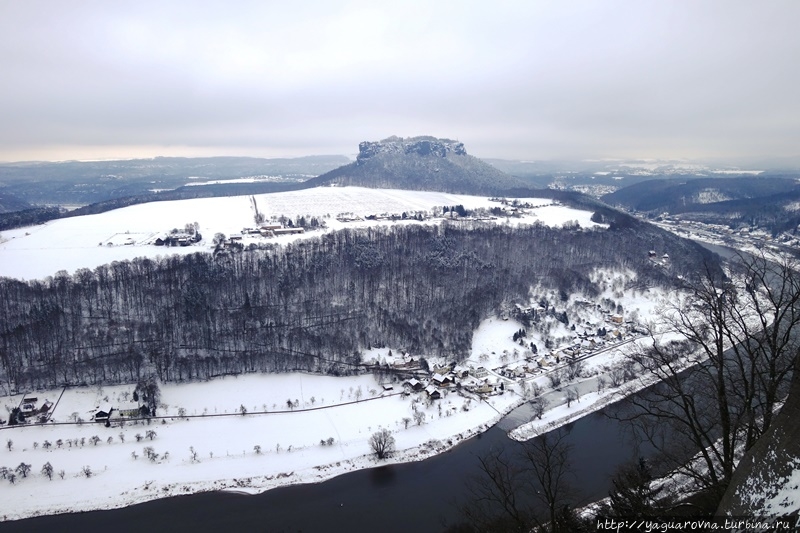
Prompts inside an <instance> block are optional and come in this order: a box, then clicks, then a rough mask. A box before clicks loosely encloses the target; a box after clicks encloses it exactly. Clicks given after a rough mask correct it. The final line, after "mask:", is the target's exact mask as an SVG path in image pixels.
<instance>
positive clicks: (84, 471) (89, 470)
mask: <svg viewBox="0 0 800 533" xmlns="http://www.w3.org/2000/svg"><path fill="white" fill-rule="evenodd" d="M81 473H82V474H83V475H84V476H86V477H87V478H90V477H92V468H91V467H90V466H89V465H86V466H84V467H83V468H82V469H81Z"/></svg>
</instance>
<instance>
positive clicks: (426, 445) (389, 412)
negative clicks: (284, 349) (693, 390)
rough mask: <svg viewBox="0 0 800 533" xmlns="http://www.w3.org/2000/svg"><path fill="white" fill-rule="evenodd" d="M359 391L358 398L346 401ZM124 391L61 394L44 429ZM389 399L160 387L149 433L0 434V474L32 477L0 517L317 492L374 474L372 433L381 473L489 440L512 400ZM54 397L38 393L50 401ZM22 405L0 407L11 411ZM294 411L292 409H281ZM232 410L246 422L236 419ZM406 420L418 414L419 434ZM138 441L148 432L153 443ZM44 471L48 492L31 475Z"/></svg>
mask: <svg viewBox="0 0 800 533" xmlns="http://www.w3.org/2000/svg"><path fill="white" fill-rule="evenodd" d="M359 389H361V390H362V391H363V396H361V399H360V401H356V398H357V397H359V394H358V393H357V391H358V390H359ZM132 390H133V387H132V386H122V385H121V386H110V387H103V388H101V389H97V388H93V389H68V390H67V391H66V392H65V393H64V396H63V397H62V398H61V400H60V402H59V403H58V405H57V407H56V409H55V413H54V416H53V419H54V420H58V421H66V420H72V419H73V417H72V413H73V412H77V413H80V415H81V417H82V418H83V417H84V416H88V415H89V414H90V413H92V412H95V410H96V409H97V408H99V407H102V406H103V405H104V404H108V403H110V404H113V403H115V400H117V399H119V398H121V397H122V396H123V395H124V393H125V392H128V393H130V392H132ZM397 390H402V387H400V386H399V385H398V386H397V389H396V390H395V391H394V392H388V393H385V392H383V389H382V388H381V386H380V384H379V383H377V381H376V380H375V378H374V377H373V376H371V375H368V376H356V377H348V378H334V377H327V376H315V375H303V374H288V375H247V376H239V377H226V378H224V379H217V380H214V381H211V382H207V383H194V384H188V385H187V384H183V385H174V384H170V385H164V386H163V388H162V403H163V404H164V405H163V406H162V409H161V412H160V413H159V415H160V416H163V417H165V418H156V419H153V420H152V421H151V422H150V423H149V424H148V423H145V422H144V421H140V422H139V423H133V422H130V421H129V422H127V423H126V424H125V425H122V426H120V425H119V424H112V425H111V427H105V426H104V425H103V424H100V423H94V422H85V423H83V424H80V425H78V424H60V423H49V424H46V425H44V426H29V427H24V428H8V427H7V428H5V429H3V430H2V431H1V432H0V436H1V437H2V443H3V450H2V453H1V454H0V465H2V466H6V467H7V468H9V469H10V470H14V469H15V468H16V467H17V466H18V465H19V464H20V463H25V464H29V465H31V467H32V471H31V473H29V474H28V477H27V478H25V479H23V478H22V477H20V476H19V475H18V476H17V479H16V481H15V483H14V484H13V485H12V484H11V483H9V482H8V481H4V482H3V484H4V486H3V495H4V496H3V498H4V501H5V502H6V504H7V505H4V507H3V511H2V513H0V517H2V519H3V520H11V519H18V518H24V517H29V516H35V515H38V514H54V513H61V512H72V511H79V510H89V509H100V508H104V509H107V508H113V507H120V506H125V505H130V504H133V503H137V502H142V501H147V500H150V499H154V498H159V497H166V496H173V495H179V494H187V493H194V492H200V491H207V490H222V489H230V490H239V491H249V492H254V491H262V490H267V489H269V488H273V487H277V486H282V485H287V484H295V483H309V482H317V481H322V480H324V479H327V478H330V477H333V476H335V475H338V474H341V473H344V472H347V471H350V470H355V469H360V468H368V467H371V466H376V465H377V464H378V462H377V460H376V459H375V458H374V455H373V454H372V453H371V449H370V446H369V444H368V439H369V437H370V436H371V435H372V433H374V432H376V431H378V430H379V429H380V428H386V429H389V430H390V431H392V434H393V436H394V438H395V440H396V443H397V453H395V454H394V455H393V457H392V458H391V459H389V462H390V463H391V462H405V461H411V460H418V459H423V458H425V457H428V456H430V455H432V454H434V453H438V452H441V451H443V450H444V449H447V448H450V447H452V446H454V445H456V444H457V443H458V442H460V441H462V440H463V439H466V438H468V437H470V436H472V435H475V434H476V433H478V432H480V431H483V430H485V429H487V428H488V427H489V426H490V425H491V424H493V423H494V422H496V421H497V420H498V419H499V418H500V417H501V415H500V413H504V412H507V411H508V410H509V409H510V408H512V407H514V406H515V405H517V404H518V403H519V401H520V399H519V396H517V395H516V394H513V393H511V392H510V391H509V392H508V393H506V394H504V395H500V396H494V397H492V398H491V399H490V400H488V402H484V401H481V400H479V399H478V398H477V397H476V396H473V397H472V398H465V397H463V396H460V395H458V394H456V393H455V391H451V392H449V393H447V394H446V395H445V397H444V398H443V399H441V400H438V401H435V402H427V401H426V400H425V399H424V395H425V393H424V392H422V393H417V394H413V395H411V396H410V397H406V396H403V395H402V394H399V393H398V392H397ZM370 391H375V392H374V393H373V392H370ZM378 391H380V392H378ZM60 394H61V391H60V390H53V391H45V392H42V393H37V395H38V396H39V397H40V398H45V399H50V400H52V401H56V400H57V399H58V397H59V395H60ZM20 399H21V397H20V396H16V397H5V398H3V399H2V400H0V401H2V403H3V404H5V405H6V406H14V405H17V404H18V402H19V400H20ZM294 400H298V402H299V403H297V404H295V405H298V407H292V408H289V407H288V402H292V403H293V404H294ZM241 406H245V408H246V410H247V413H246V414H241V410H240V409H241ZM265 408H266V411H267V412H264V411H265ZM179 409H185V412H186V417H185V418H181V417H179V416H178V412H179V411H178V410H179ZM415 409H416V410H418V411H419V412H420V413H423V414H424V419H422V420H420V423H419V424H418V423H417V420H416V419H415V418H414V412H415ZM225 414H227V415H228V416H219V415H225ZM215 415H216V416H215ZM148 431H154V432H155V436H154V438H153V439H152V440H151V439H149V438H148ZM137 435H138V437H137ZM94 436H97V437H98V439H99V440H97V441H96V443H93V440H92V438H93V437H94ZM9 440H10V441H12V444H11V447H10V449H8V446H7V443H8V441H9ZM45 441H47V442H48V443H49V446H47V447H45ZM59 441H60V443H59V444H56V443H57V442H59ZM145 447H152V449H153V450H152V451H153V452H154V453H155V454H157V455H158V457H157V458H156V459H154V460H150V459H148V457H147V456H146V450H145ZM195 454H196V455H195ZM48 462H49V463H50V464H51V465H52V467H53V471H54V474H53V479H52V480H49V479H48V478H47V477H46V476H45V475H44V473H42V472H41V469H42V466H43V465H44V464H45V463H48ZM382 463H383V462H382ZM85 467H88V469H89V471H90V476H89V477H87V475H86V471H85V470H84V468H85ZM62 473H63V478H62V477H61V474H62Z"/></svg>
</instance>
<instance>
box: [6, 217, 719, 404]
mask: <svg viewBox="0 0 800 533" xmlns="http://www.w3.org/2000/svg"><path fill="white" fill-rule="evenodd" d="M653 247H656V248H658V249H659V250H661V249H664V250H668V251H669V252H670V255H671V257H673V258H674V259H673V261H672V264H671V265H670V266H669V267H668V268H667V267H664V266H663V265H658V264H656V263H653V262H652V261H650V260H649V259H648V258H647V250H649V249H650V248H653ZM707 258H708V257H707V254H705V253H704V252H702V250H701V249H700V248H699V247H697V246H696V245H693V244H692V243H689V242H688V241H683V240H680V239H678V238H676V237H674V236H672V235H669V234H667V233H665V232H662V231H660V230H657V229H655V228H652V229H649V228H648V227H644V228H637V229H628V228H620V229H617V230H614V231H610V230H585V229H581V228H579V227H575V226H572V227H571V229H568V230H564V229H555V228H549V227H546V226H544V225H534V226H525V227H518V228H515V227H510V226H503V225H495V224H482V223H471V224H464V223H460V224H452V225H450V224H445V225H441V226H423V225H412V226H403V227H396V228H385V227H383V228H382V227H376V228H368V229H346V230H342V231H338V232H333V233H327V234H324V235H322V236H319V237H314V238H310V239H305V240H300V241H297V242H295V243H293V244H289V245H286V246H283V247H278V246H275V245H268V246H265V247H263V248H262V249H257V250H250V251H246V252H235V251H223V252H220V253H216V254H209V253H196V254H192V255H187V256H171V257H163V258H155V259H153V258H138V259H135V260H132V261H117V262H113V263H111V264H108V265H103V266H100V267H97V268H95V269H94V270H89V269H79V270H78V271H76V272H75V273H74V274H71V275H70V274H68V273H66V272H63V271H62V272H59V273H57V274H56V275H54V276H53V277H48V278H46V279H43V280H34V281H20V280H16V279H8V278H2V279H0V328H2V329H0V371H2V378H3V379H4V380H5V381H7V382H8V383H9V384H10V386H11V388H12V389H17V390H21V389H23V388H34V389H35V388H43V387H52V386H58V385H65V384H69V385H79V384H105V383H122V382H128V383H136V382H139V381H141V380H142V379H144V378H146V377H149V376H153V377H156V378H158V379H159V380H161V381H178V380H188V379H204V378H209V377H213V376H216V375H221V374H232V373H242V372H283V371H292V370H305V371H313V372H322V373H329V374H344V373H349V372H353V371H354V370H356V369H357V367H358V365H359V363H360V361H359V351H360V350H362V349H364V348H368V347H374V346H392V347H399V348H402V349H404V350H407V351H409V352H412V353H424V354H430V355H443V356H448V357H451V358H453V359H455V360H458V359H462V358H463V356H464V355H465V354H467V353H468V350H469V347H470V343H471V337H472V331H473V330H474V329H475V328H476V327H477V326H478V324H479V323H480V321H481V320H483V319H484V318H486V317H488V316H490V315H491V314H492V313H493V312H495V311H496V310H497V309H498V308H499V307H500V306H501V305H503V304H506V305H507V304H508V302H520V303H527V300H528V298H529V289H530V287H531V286H534V285H537V284H540V285H542V286H552V287H554V288H557V289H559V290H562V291H564V292H566V293H571V292H575V291H583V292H584V293H586V294H587V295H590V296H591V295H593V294H595V293H596V292H597V289H596V287H594V286H593V284H592V282H591V281H590V279H589V273H590V272H591V271H592V270H593V269H594V268H598V267H603V268H620V269H622V268H627V269H632V270H635V271H637V272H639V277H638V281H637V283H640V284H645V285H647V284H650V285H665V284H669V283H672V280H674V279H676V276H677V275H678V274H682V275H685V276H688V275H690V273H691V272H695V271H698V270H699V268H698V265H699V264H700V263H701V262H702V261H703V260H707Z"/></svg>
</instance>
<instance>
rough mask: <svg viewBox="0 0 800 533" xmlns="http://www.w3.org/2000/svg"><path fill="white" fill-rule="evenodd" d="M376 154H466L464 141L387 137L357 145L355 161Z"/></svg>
mask: <svg viewBox="0 0 800 533" xmlns="http://www.w3.org/2000/svg"><path fill="white" fill-rule="evenodd" d="M378 154H417V155H421V156H426V155H433V156H437V157H447V156H448V155H467V150H466V149H465V148H464V143H460V142H458V141H453V140H450V139H437V138H436V137H409V138H406V139H403V138H400V137H389V138H388V139H384V140H382V141H377V142H371V141H364V142H362V143H360V144H359V145H358V157H357V158H356V162H357V163H363V162H364V161H365V160H366V159H369V158H371V157H374V156H376V155H378Z"/></svg>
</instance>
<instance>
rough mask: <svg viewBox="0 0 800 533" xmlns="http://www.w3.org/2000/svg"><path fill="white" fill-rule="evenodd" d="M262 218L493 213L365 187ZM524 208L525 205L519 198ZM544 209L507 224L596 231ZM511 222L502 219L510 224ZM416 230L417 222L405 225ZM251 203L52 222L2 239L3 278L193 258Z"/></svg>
mask: <svg viewBox="0 0 800 533" xmlns="http://www.w3.org/2000/svg"><path fill="white" fill-rule="evenodd" d="M255 200H256V204H257V206H258V210H259V212H260V213H262V214H264V215H265V216H266V218H267V220H269V218H270V217H272V216H281V215H285V216H287V217H292V218H294V217H297V216H303V215H313V216H318V217H325V216H326V215H330V218H327V217H326V218H325V223H326V225H327V230H328V231H332V230H336V229H341V228H342V227H358V226H366V225H370V224H398V223H401V222H390V221H359V222H339V221H337V220H336V215H338V214H339V213H345V212H349V213H353V214H355V215H358V216H360V217H364V216H366V215H370V214H380V213H397V214H400V213H402V212H404V211H428V210H431V209H432V208H433V207H435V206H452V205H459V204H460V205H463V206H464V207H465V208H466V209H474V208H478V207H486V208H490V207H496V206H498V205H499V204H498V203H497V202H490V201H489V199H488V198H485V197H479V196H466V195H460V194H448V193H440V192H427V191H401V190H393V189H368V188H362V187H322V188H315V189H306V190H302V191H292V192H284V193H273V194H261V195H256V196H255ZM520 200H521V201H525V200H526V199H520ZM527 200H528V201H530V202H531V203H536V204H541V205H542V207H539V208H537V209H536V210H533V211H532V212H531V214H530V215H528V216H525V217H522V218H517V219H510V220H511V221H512V222H513V223H533V222H534V221H540V222H542V223H544V224H548V225H552V226H560V225H563V224H564V223H565V222H570V221H577V222H578V223H579V224H580V225H581V226H582V227H593V226H596V225H597V224H595V223H593V222H592V221H591V220H590V217H591V215H592V213H590V212H588V211H579V210H576V209H572V208H569V207H564V206H557V205H546V204H550V201H549V200H543V199H527ZM507 220H508V219H499V220H498V221H497V223H505V222H506V221H507ZM194 222H197V223H198V224H199V231H200V233H201V234H202V235H203V237H204V239H203V240H202V241H201V242H200V243H198V244H197V245H194V246H187V247H171V248H165V247H163V246H154V245H153V244H152V243H153V242H154V241H155V239H156V237H158V236H159V235H162V234H164V233H166V232H169V231H170V230H172V229H173V228H177V229H182V228H184V226H185V225H186V224H187V223H194ZM408 223H412V222H408ZM254 225H255V223H254V211H253V207H252V203H251V199H250V196H235V197H225V198H199V199H193V200H178V201H170V202H151V203H146V204H139V205H133V206H130V207H125V208H122V209H116V210H113V211H108V212H106V213H101V214H98V215H89V216H82V217H75V218H67V219H60V220H53V221H50V222H48V223H46V224H42V225H38V226H30V227H26V228H18V229H14V230H10V231H4V232H3V233H2V235H0V276H7V277H13V278H19V279H41V278H44V277H47V276H51V275H53V274H55V273H56V272H58V271H60V270H66V271H67V272H69V273H72V272H74V271H75V270H77V269H79V268H90V269H93V268H95V267H97V266H99V265H103V264H107V263H111V262H112V261H121V260H125V259H133V258H135V257H142V256H145V257H155V256H158V255H164V254H190V253H194V252H201V251H210V250H211V249H212V248H213V246H212V244H211V240H212V238H213V236H214V235H215V234H216V233H223V234H225V235H232V234H238V233H239V232H241V231H242V228H245V227H252V226H254ZM318 234H319V233H318V232H309V233H307V234H305V235H304V236H297V235H291V236H290V235H285V236H280V237H277V238H274V239H272V240H271V242H276V243H286V242H289V241H291V240H295V239H297V238H303V237H308V236H313V235H318Z"/></svg>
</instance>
